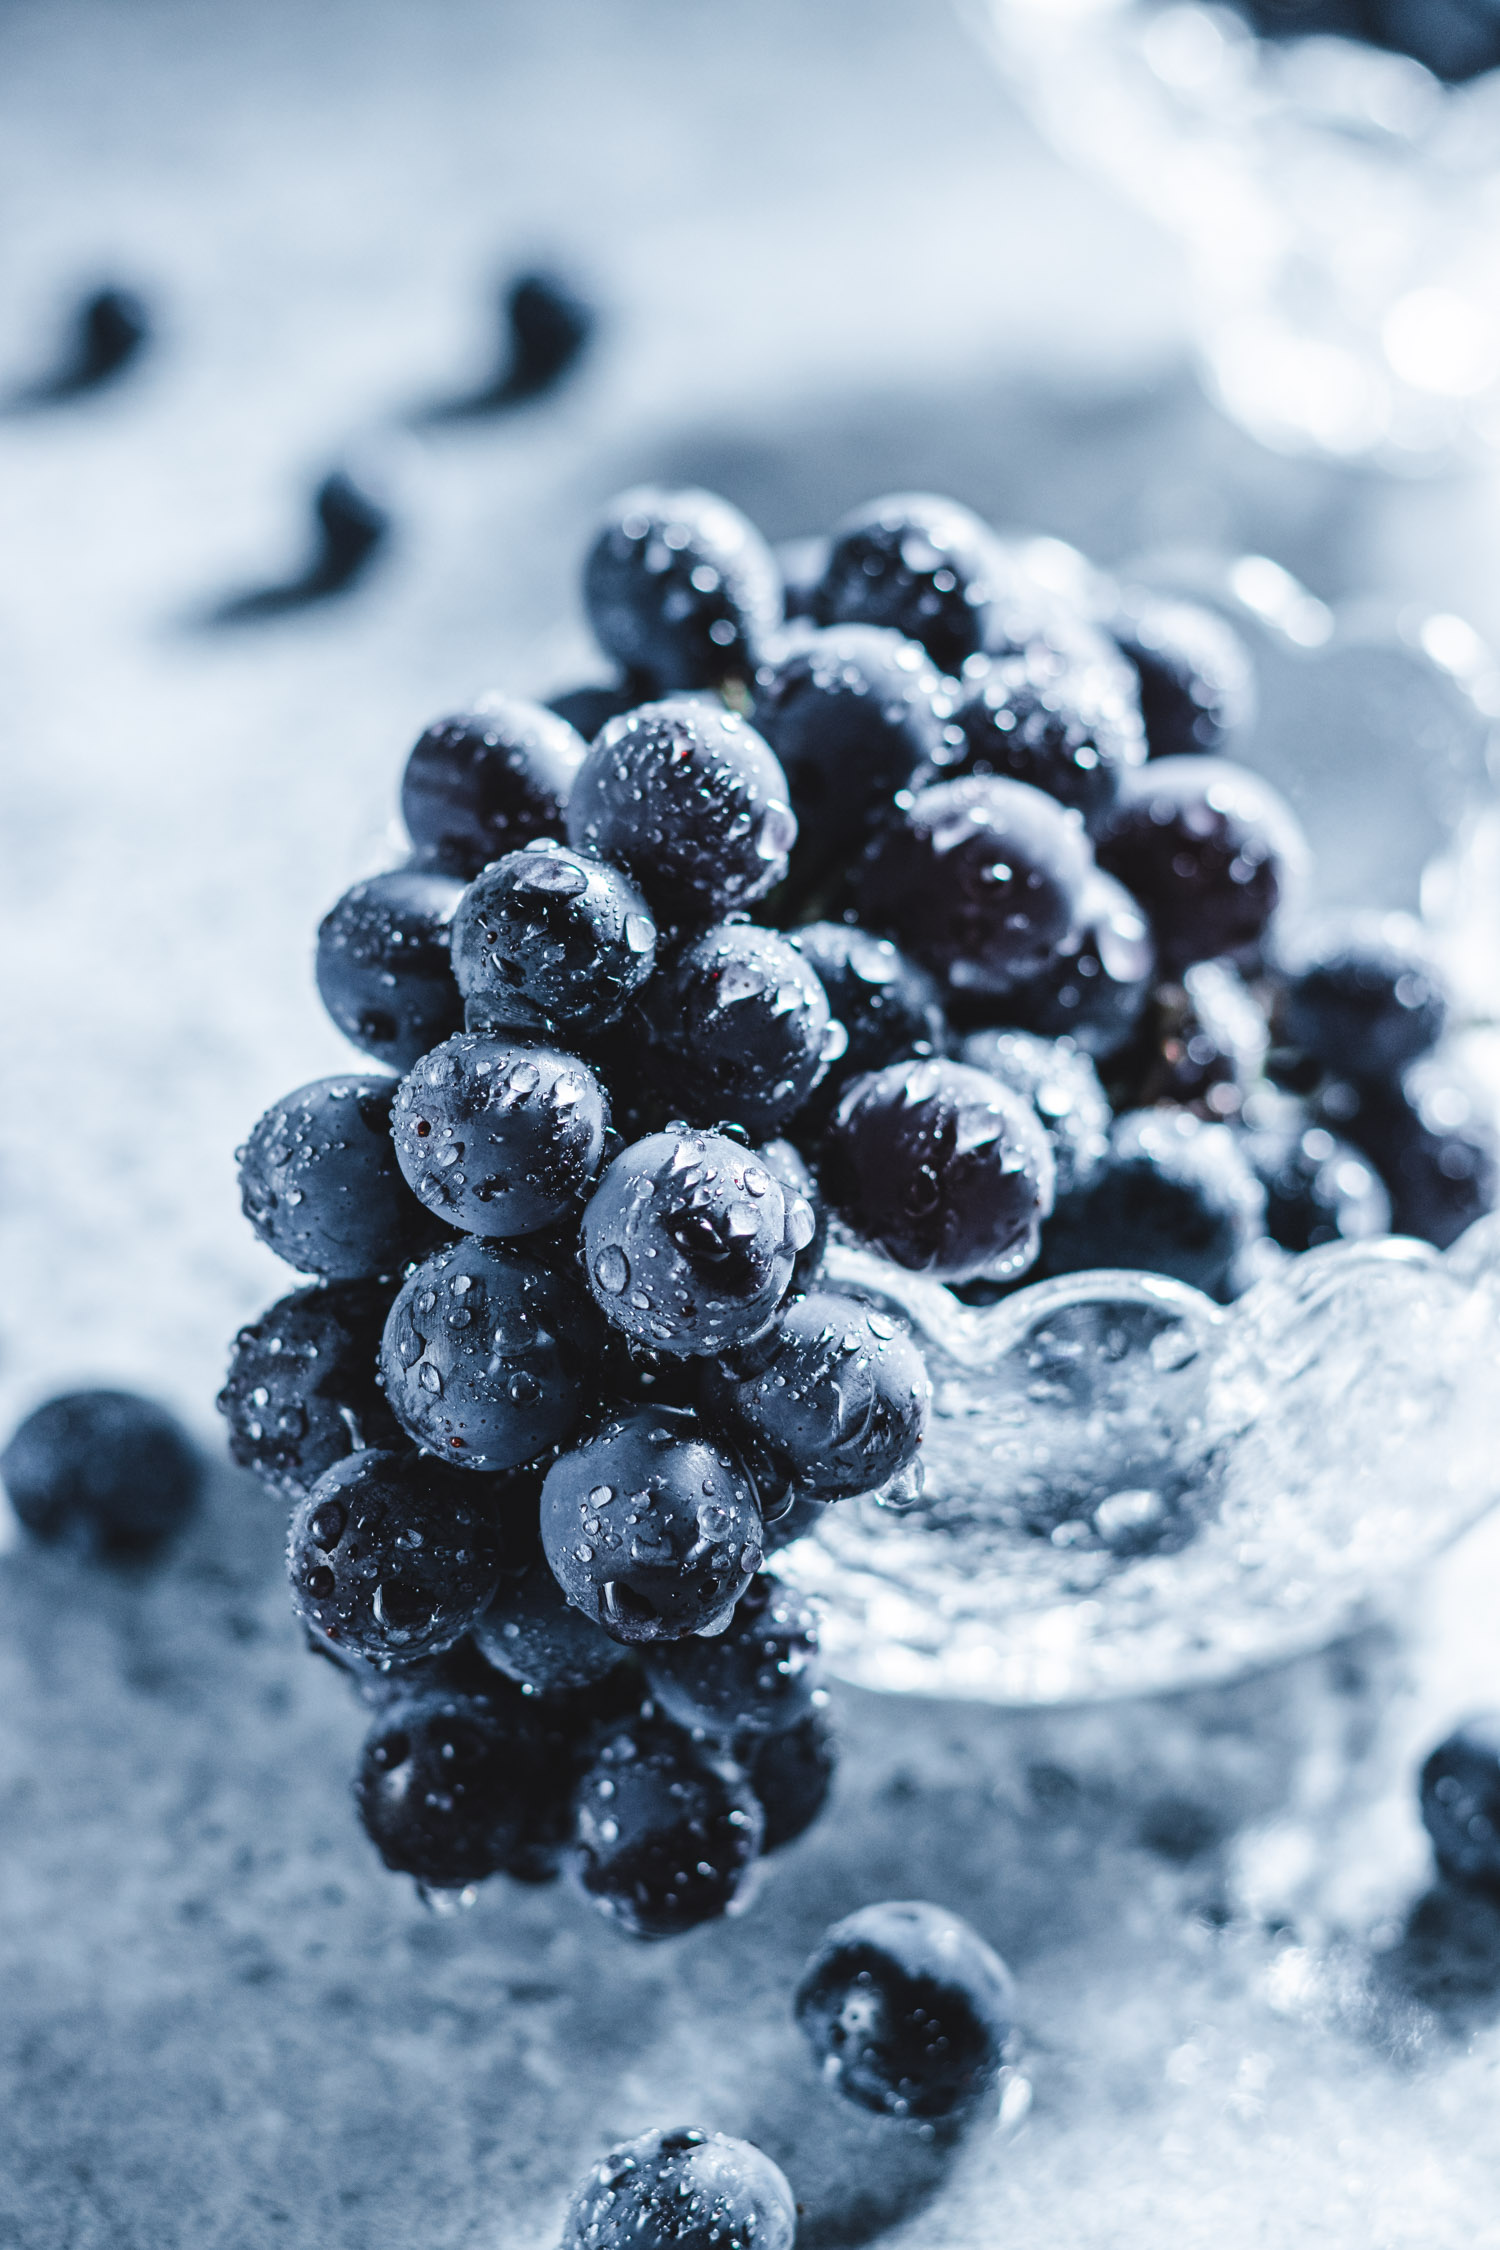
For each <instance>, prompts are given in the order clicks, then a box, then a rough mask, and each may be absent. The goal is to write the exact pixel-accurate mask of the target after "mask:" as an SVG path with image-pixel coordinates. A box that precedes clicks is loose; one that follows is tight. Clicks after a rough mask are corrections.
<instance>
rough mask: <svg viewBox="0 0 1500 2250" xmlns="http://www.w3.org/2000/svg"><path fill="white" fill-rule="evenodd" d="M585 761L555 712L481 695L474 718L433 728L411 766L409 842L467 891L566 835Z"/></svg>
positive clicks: (406, 793) (405, 809)
mask: <svg viewBox="0 0 1500 2250" xmlns="http://www.w3.org/2000/svg"><path fill="white" fill-rule="evenodd" d="M583 757H584V742H583V739H582V737H581V736H580V735H579V734H578V733H576V732H575V730H574V729H573V728H572V727H570V726H569V725H568V723H567V721H566V719H561V718H559V717H558V715H557V713H556V712H555V711H548V710H546V709H545V708H544V707H543V706H542V705H541V704H540V703H525V702H523V701H522V700H521V698H520V697H519V696H515V695H486V696H481V698H480V699H479V701H478V702H477V703H476V704H475V705H474V707H473V709H472V710H471V711H464V712H461V713H460V714H459V715H458V716H457V717H455V718H450V719H438V720H435V721H434V723H433V724H432V725H431V726H430V727H429V728H428V729H427V732H426V733H425V734H424V735H423V736H422V737H421V739H420V741H419V742H418V744H417V746H416V748H415V750H413V752H412V754H411V756H410V758H409V759H408V760H407V764H406V775H405V778H404V780H403V781H402V784H401V817H402V819H403V820H404V821H405V823H406V831H407V834H408V835H409V836H410V838H411V840H412V842H413V843H414V844H415V845H416V846H417V848H418V850H419V851H421V852H423V853H425V854H428V855H430V857H431V858H432V860H433V861H434V862H435V864H436V865H438V866H440V867H444V868H446V869H448V870H449V871H450V872H451V873H453V874H455V875H460V876H462V877H463V879H464V881H465V882H468V881H469V880H470V879H471V878H472V877H473V876H475V875H477V874H478V873H479V870H480V868H481V867H484V866H486V865H487V864H488V863H489V861H490V860H492V859H498V858H499V857H500V855H501V853H502V852H509V851H514V850H515V849H516V847H517V846H518V845H520V844H529V843H530V842H531V841H532V839H533V837H536V836H556V835H559V834H560V833H561V831H562V824H563V815H564V812H565V809H566V807H567V802H568V797H569V793H570V792H571V790H572V787H573V781H574V777H575V776H576V774H577V772H578V769H579V767H580V766H581V765H582V764H583Z"/></svg>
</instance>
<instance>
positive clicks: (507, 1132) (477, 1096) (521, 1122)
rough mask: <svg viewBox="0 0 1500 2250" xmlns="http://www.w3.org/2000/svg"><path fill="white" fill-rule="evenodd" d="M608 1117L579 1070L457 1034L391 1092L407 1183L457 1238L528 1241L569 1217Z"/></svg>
mask: <svg viewBox="0 0 1500 2250" xmlns="http://www.w3.org/2000/svg"><path fill="white" fill-rule="evenodd" d="M608 1125H609V1111H608V1108H607V1106H606V1104H605V1099H604V1092H603V1089H602V1087H601V1086H600V1084H599V1081H598V1080H597V1078H595V1076H594V1074H593V1072H592V1071H591V1070H590V1069H589V1067H588V1065H587V1064H586V1063H582V1062H579V1061H578V1060H577V1059H576V1057H574V1056H572V1055H560V1054H556V1053H554V1052H553V1050H552V1049H551V1048H549V1047H531V1046H516V1045H510V1044H507V1043H506V1042H505V1041H504V1040H501V1039H494V1038H490V1037H489V1036H488V1035H487V1034H485V1033H483V1032H475V1031H460V1032H458V1033H456V1034H455V1036H454V1037H453V1038H452V1039H445V1040H444V1041H443V1044H442V1045H441V1046H440V1047H435V1048H434V1049H433V1051H432V1053H431V1054H430V1055H424V1056H423V1058H422V1060H421V1061H420V1062H419V1063H418V1064H417V1065H416V1067H415V1068H414V1069H413V1070H411V1071H409V1072H408V1073H407V1075H406V1077H405V1078H403V1079H402V1081H401V1084H400V1086H399V1088H398V1089H397V1092H396V1098H395V1102H394V1105H393V1107H392V1111H391V1137H392V1139H393V1141H394V1143H395V1148H396V1161H397V1163H398V1164H399V1165H400V1167H401V1171H402V1174H403V1176H404V1178H405V1179H406V1182H407V1185H408V1186H409V1187H410V1188H411V1190H412V1193H413V1194H414V1195H415V1196H416V1197H417V1198H418V1200H419V1201H420V1202H421V1203H423V1204H425V1205H426V1207H427V1209H428V1210H429V1211H430V1212H431V1213H432V1215H433V1217H434V1218H437V1219H441V1220H442V1221H443V1222H444V1223H445V1224H446V1225H448V1226H451V1227H461V1228H462V1229H463V1230H464V1232H465V1233H467V1234H479V1235H518V1234H534V1233H535V1232H536V1230H537V1229H538V1228H539V1227H546V1226H550V1225H551V1224H552V1222H553V1221H554V1220H555V1219H560V1218H562V1217H563V1216H564V1214H565V1213H568V1212H571V1211H572V1210H573V1209H574V1208H575V1207H576V1205H577V1202H578V1198H579V1197H580V1196H581V1195H582V1194H584V1193H585V1192H586V1190H587V1188H588V1184H589V1182H590V1181H591V1180H592V1178H593V1176H594V1174H595V1173H596V1172H597V1170H598V1168H599V1161H600V1158H601V1157H602V1156H603V1154H604V1143H605V1133H606V1131H607V1128H608Z"/></svg>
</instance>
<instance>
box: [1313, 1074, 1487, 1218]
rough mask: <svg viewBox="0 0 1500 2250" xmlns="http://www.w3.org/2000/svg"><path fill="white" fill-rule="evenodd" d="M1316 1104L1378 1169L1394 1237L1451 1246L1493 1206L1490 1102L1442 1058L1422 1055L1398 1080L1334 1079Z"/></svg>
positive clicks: (1322, 1115) (1325, 1120) (1331, 1124)
mask: <svg viewBox="0 0 1500 2250" xmlns="http://www.w3.org/2000/svg"><path fill="white" fill-rule="evenodd" d="M1317 1106H1318V1112H1319V1118H1320V1121H1321V1122H1322V1123H1325V1124H1327V1125H1328V1126H1329V1127H1330V1128H1331V1129H1332V1130H1333V1131H1335V1132H1339V1133H1343V1134H1345V1135H1347V1137H1348V1138H1349V1139H1350V1140H1351V1141H1353V1143H1354V1145H1355V1147H1356V1148H1357V1149H1358V1150H1359V1151H1360V1153H1361V1154H1362V1155H1364V1156H1367V1157H1368V1158H1369V1160H1370V1162H1371V1163H1372V1164H1373V1165H1374V1167H1375V1169H1376V1171H1377V1172H1378V1173H1379V1174H1380V1177H1381V1179H1382V1180H1383V1181H1384V1182H1385V1185H1386V1187H1387V1188H1388V1189H1389V1191H1390V1198H1391V1224H1392V1226H1393V1227H1394V1229H1395V1231H1396V1233H1397V1234H1412V1235H1415V1236H1417V1238H1418V1239H1419V1240H1420V1241H1422V1242H1431V1243H1435V1244H1436V1246H1437V1247H1438V1249H1440V1250H1446V1249H1447V1248H1448V1245H1449V1244H1450V1243H1453V1242H1456V1241H1457V1240H1458V1238H1459V1236H1460V1235H1461V1234H1462V1233H1463V1231H1464V1229H1465V1228H1466V1227H1468V1226H1472V1224H1473V1222H1474V1221H1475V1220H1476V1219H1479V1218H1482V1217H1483V1216H1484V1214H1485V1213H1486V1212H1487V1211H1492V1210H1493V1209H1494V1208H1495V1203H1496V1198H1497V1194H1500V1136H1497V1132H1496V1125H1495V1116H1494V1110H1493V1105H1492V1104H1491V1102H1490V1100H1489V1099H1488V1097H1487V1095H1486V1094H1485V1093H1484V1092H1483V1091H1482V1090H1481V1089H1480V1088H1479V1087H1478V1086H1477V1085H1476V1084H1474V1083H1471V1081H1470V1080H1469V1079H1468V1078H1467V1077H1466V1076H1465V1075H1464V1074H1463V1073H1462V1072H1461V1071H1458V1070H1456V1069H1454V1068H1453V1067H1451V1066H1450V1065H1449V1063H1448V1062H1447V1061H1446V1059H1445V1058H1444V1057H1443V1056H1441V1055H1424V1056H1422V1057H1421V1058H1420V1060H1419V1061H1417V1062H1414V1063H1413V1064H1412V1065H1411V1066H1410V1068H1409V1069H1408V1070H1406V1071H1405V1072H1404V1073H1403V1074H1402V1076H1401V1077H1400V1078H1399V1079H1398V1080H1397V1081H1396V1083H1395V1084H1394V1085H1385V1086H1382V1085H1379V1084H1368V1085H1363V1086H1355V1085H1351V1084H1347V1083H1344V1082H1341V1081H1335V1082H1334V1083H1333V1084H1331V1085H1329V1086H1325V1087H1324V1088H1323V1090H1322V1092H1321V1093H1320V1095H1319V1097H1318V1105H1317Z"/></svg>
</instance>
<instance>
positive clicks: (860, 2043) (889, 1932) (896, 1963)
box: [796, 1900, 1015, 2118]
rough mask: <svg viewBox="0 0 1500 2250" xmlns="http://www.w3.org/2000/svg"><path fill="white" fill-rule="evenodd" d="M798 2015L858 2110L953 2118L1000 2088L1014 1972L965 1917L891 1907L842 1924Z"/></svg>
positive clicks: (804, 1981) (816, 1961)
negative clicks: (856, 2103) (997, 2082)
mask: <svg viewBox="0 0 1500 2250" xmlns="http://www.w3.org/2000/svg"><path fill="white" fill-rule="evenodd" d="M796 2013H797V2021H798V2023H799V2024H800V2025H801V2026H802V2030H803V2032H804V2033H805V2035H806V2037H807V2041H808V2044H809V2045H810V2047H811V2048H812V2051H813V2057H814V2059H815V2061H816V2062H817V2063H819V2064H820V2065H821V2068H822V2072H823V2075H824V2076H825V2077H826V2078H827V2080H828V2081H829V2083H830V2084H832V2085H833V2086H835V2087H837V2089H838V2091H839V2092H840V2093H841V2094H842V2095H844V2096H845V2098H846V2099H847V2100H849V2101H852V2102H858V2103H859V2105H860V2106H861V2108H863V2109H873V2110H875V2111H876V2112H877V2113H878V2114H880V2115H882V2116H885V2117H921V2118H937V2117H952V2116H955V2115H956V2114H958V2113H960V2112H961V2111H964V2110H968V2109H972V2108H973V2107H974V2106H975V2105H976V2104H977V2103H978V2102H979V2101H981V2100H982V2099H983V2097H984V2096H985V2095H986V2094H987V2093H988V2092H989V2091H990V2089H991V2087H992V2086H993V2085H994V2083H995V2080H996V2079H997V2078H998V2077H999V2075H1000V2070H1001V2066H1002V2064H1003V2062H1004V2060H1005V2049H1006V2043H1007V2041H1008V2040H1009V2038H1010V2036H1011V2030H1012V2025H1013V2022H1014V2013H1015V1997H1014V1987H1013V1985H1012V1981H1011V1975H1010V1971H1009V1970H1008V1969H1007V1968H1006V1966H1005V1963H1004V1962H1003V1961H1002V1960H1001V1959H1000V1956H999V1955H998V1954H997V1953H995V1952H994V1951H993V1950H992V1949H991V1948H990V1947H989V1946H988V1945H986V1944H985V1942H984V1940H983V1938H982V1937H980V1936H979V1934H978V1933H977V1931H975V1930H972V1929H971V1928H970V1927H969V1925H968V1923H967V1922H965V1921H962V1920H961V1919H960V1917H959V1916H958V1915H956V1914H950V1913H948V1912H946V1911H945V1909H944V1908H942V1907H940V1906H930V1905H928V1904H927V1903H926V1902H925V1901H915V1900H914V1901H899V1902H898V1901H896V1900H890V1901H888V1902H886V1903H884V1904H882V1905H879V1906H866V1907H862V1908H861V1909H860V1911H859V1912H858V1913H857V1914H850V1915H848V1916H846V1918H845V1919H844V1920H843V1921H842V1922H836V1923H835V1924H834V1926H833V1928H832V1929H831V1930H830V1931H829V1932H828V1933H827V1935H826V1937H825V1938H824V1939H823V1942H822V1944H821V1945H820V1946H819V1947H818V1950H817V1952H816V1953H815V1954H814V1955H813V1957H812V1959H811V1961H809V1963H808V1965H807V1967H806V1969H804V1971H803V1973H802V1978H801V1981H800V1983H799V1984H798V1986H797V1998H796Z"/></svg>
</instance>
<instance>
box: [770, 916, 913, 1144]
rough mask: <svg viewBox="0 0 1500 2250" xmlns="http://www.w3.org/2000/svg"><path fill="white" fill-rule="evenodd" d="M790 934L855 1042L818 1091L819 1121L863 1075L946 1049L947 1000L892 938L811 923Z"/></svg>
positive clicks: (847, 926)
mask: <svg viewBox="0 0 1500 2250" xmlns="http://www.w3.org/2000/svg"><path fill="white" fill-rule="evenodd" d="M788 935H789V937H790V939H791V942H792V944H793V945H795V947H796V948H797V951H798V952H799V953H800V954H801V955H802V956H803V958H804V960H806V961H809V962H810V963H811V964H812V966H813V968H814V969H815V970H816V971H817V975H818V981H819V983H820V984H821V985H822V987H823V990H824V991H825V993H826V994H827V995H828V1005H829V1007H830V1008H831V1010H832V1011H833V1015H834V1018H835V1020H836V1021H837V1022H839V1023H841V1024H842V1025H843V1027H844V1032H845V1035H846V1037H847V1040H848V1044H847V1046H846V1047H845V1049H844V1052H843V1053H842V1054H841V1055H839V1056H837V1057H836V1058H835V1059H834V1061H833V1062H832V1063H831V1064H830V1066H829V1070H828V1075H827V1077H826V1078H825V1079H824V1080H823V1082H822V1084H821V1085H820V1086H819V1087H818V1088H817V1089H816V1094H815V1099H814V1105H813V1106H814V1111H815V1113H816V1115H817V1117H818V1118H819V1119H821V1118H822V1117H824V1116H826V1114H827V1113H828V1111H829V1110H831V1109H832V1108H833V1106H834V1102H835V1100H836V1098H837V1095H838V1091H839V1089H840V1087H841V1086H843V1085H844V1084H845V1083H846V1082H847V1081H848V1080H849V1079H851V1078H857V1077H858V1076H859V1074H860V1072H861V1071H865V1070H879V1069H880V1067H881V1065H882V1064H884V1063H888V1062H895V1061H896V1060H897V1058H898V1057H900V1056H903V1055H924V1054H938V1055H940V1054H942V1053H944V1052H945V1050H946V1048H947V1044H948V1024H947V1019H946V1017H945V1016H944V1013H943V1002H942V995H941V994H940V992H939V991H938V988H937V985H936V983H935V982H934V981H933V979H932V978H931V977H930V976H929V975H928V974H927V971H926V970H925V969H919V968H918V967H917V964H916V962H915V961H908V959H907V958H906V955H905V954H904V953H902V952H901V951H900V950H899V948H898V947H896V946H894V945H892V943H891V941H890V939H889V938H877V937H872V936H871V935H870V933H869V931H868V930H861V929H859V928H858V927H857V926H856V925H855V924H853V923H850V922H809V923H808V924H807V925H806V927H805V928H803V929H800V930H791V931H789V932H788Z"/></svg>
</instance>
